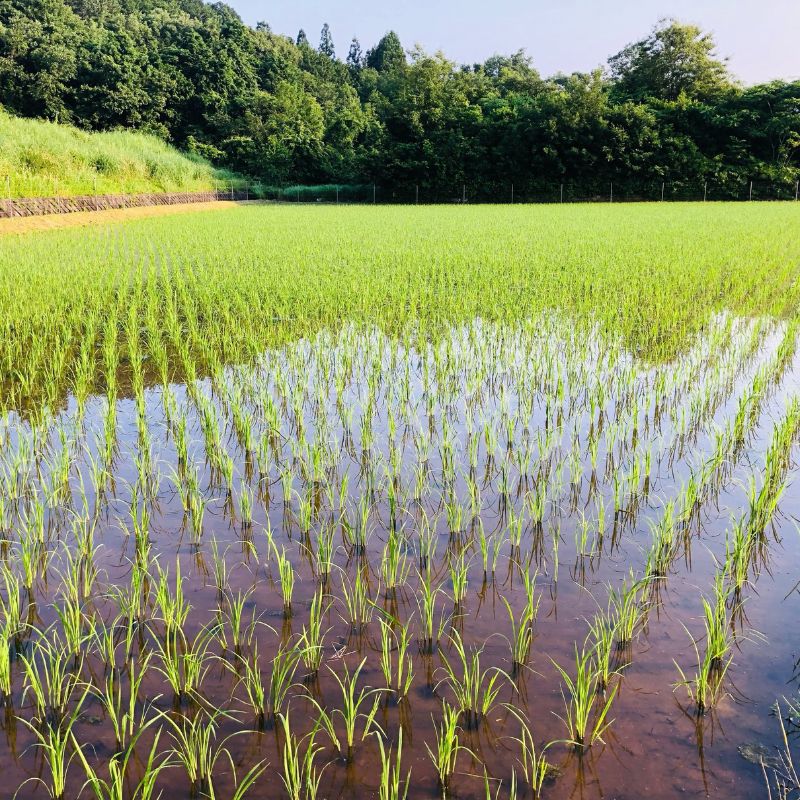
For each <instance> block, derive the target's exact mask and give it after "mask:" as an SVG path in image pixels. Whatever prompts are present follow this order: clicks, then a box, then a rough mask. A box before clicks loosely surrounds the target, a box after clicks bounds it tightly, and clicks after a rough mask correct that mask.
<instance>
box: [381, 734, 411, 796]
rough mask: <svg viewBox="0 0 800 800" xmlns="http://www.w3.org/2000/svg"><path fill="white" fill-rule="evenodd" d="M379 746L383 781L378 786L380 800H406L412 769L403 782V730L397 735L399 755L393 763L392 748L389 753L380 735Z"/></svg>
mask: <svg viewBox="0 0 800 800" xmlns="http://www.w3.org/2000/svg"><path fill="white" fill-rule="evenodd" d="M378 746H379V747H380V753H381V780H380V783H379V784H378V798H379V800H406V798H407V797H408V789H409V786H410V784H411V768H410V767H409V770H408V772H407V773H406V777H405V781H404V780H403V774H402V769H401V766H400V763H401V761H402V759H403V729H402V728H400V732H399V733H398V735H397V755H396V756H395V758H394V763H392V748H391V747H389V749H388V751H387V749H386V747H385V746H384V744H383V737H381V736H380V735H378Z"/></svg>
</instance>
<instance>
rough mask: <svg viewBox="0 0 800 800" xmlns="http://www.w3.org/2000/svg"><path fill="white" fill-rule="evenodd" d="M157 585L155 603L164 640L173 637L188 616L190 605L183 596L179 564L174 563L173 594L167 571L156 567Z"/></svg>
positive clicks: (178, 561) (177, 562)
mask: <svg viewBox="0 0 800 800" xmlns="http://www.w3.org/2000/svg"><path fill="white" fill-rule="evenodd" d="M157 569H158V583H157V585H156V592H155V602H156V608H157V609H158V612H159V614H160V615H161V616H160V619H161V621H162V622H163V623H164V630H165V639H169V638H170V637H171V636H174V635H175V633H176V632H177V631H179V630H181V629H182V628H183V626H184V625H185V624H186V619H187V617H188V616H189V611H190V610H191V608H192V607H191V605H190V604H189V603H188V602H187V601H186V599H185V598H184V596H183V578H182V577H181V562H180V560H176V562H175V592H174V593H173V592H172V590H171V589H170V585H169V570H162V569H161V567H160V566H158V565H157Z"/></svg>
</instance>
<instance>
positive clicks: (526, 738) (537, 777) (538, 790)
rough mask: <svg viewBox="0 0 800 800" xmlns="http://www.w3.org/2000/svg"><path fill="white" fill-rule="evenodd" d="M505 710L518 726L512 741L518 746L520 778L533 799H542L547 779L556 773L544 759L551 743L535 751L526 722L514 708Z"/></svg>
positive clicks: (533, 741) (507, 707)
mask: <svg viewBox="0 0 800 800" xmlns="http://www.w3.org/2000/svg"><path fill="white" fill-rule="evenodd" d="M506 709H507V710H508V711H509V712H510V713H511V714H512V715H513V716H514V717H515V718H516V719H517V721H518V722H519V724H520V735H519V737H515V738H514V739H513V741H515V742H516V743H517V744H518V745H519V757H518V759H517V761H518V763H519V766H520V771H521V773H522V777H523V778H524V779H525V783H527V784H528V787H529V788H530V790H531V793H532V795H533V797H534V799H535V800H539V798H541V797H542V793H543V791H544V785H545V783H546V781H547V779H548V778H550V777H552V776H553V774H554V773H555V771H556V769H555V767H554V766H553V765H552V764H551V763H550V762H549V761H548V760H547V758H546V754H547V751H548V750H549V749H550V747H551V746H552V744H553V743H552V742H550V743H549V744H546V745H545V746H544V747H542V748H541V749H537V747H536V742H535V740H534V737H533V732H532V731H531V728H530V724H529V722H528V720H527V719H526V718H525V717H524V716H523V714H522V713H521V712H520V711H518V710H517V709H516V708H515V707H514V706H512V705H506Z"/></svg>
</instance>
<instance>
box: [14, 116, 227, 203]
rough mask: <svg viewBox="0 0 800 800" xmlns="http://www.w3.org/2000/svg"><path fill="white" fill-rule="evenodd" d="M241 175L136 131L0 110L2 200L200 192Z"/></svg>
mask: <svg viewBox="0 0 800 800" xmlns="http://www.w3.org/2000/svg"><path fill="white" fill-rule="evenodd" d="M231 182H233V183H234V184H241V183H243V179H242V178H240V177H238V176H236V175H234V174H232V173H230V172H227V171H226V170H220V169H217V168H216V167H214V166H212V165H211V164H210V163H209V162H207V161H205V160H203V159H202V158H200V157H199V156H196V155H194V154H187V153H182V152H180V151H178V150H176V149H175V148H174V147H171V146H170V145H169V144H167V143H166V142H163V141H162V140H161V139H158V138H157V137H155V136H151V135H148V134H144V133H137V132H134V131H108V132H104V133H88V132H86V131H81V130H78V129H77V128H73V127H71V126H69V125H59V124H57V123H54V122H45V121H42V120H34V119H21V118H18V117H13V116H11V115H9V114H7V113H5V112H3V111H0V194H2V197H3V198H6V197H8V196H9V194H10V196H11V197H12V198H17V197H56V196H75V195H84V194H145V193H149V192H182V191H186V192H200V191H204V190H208V189H213V188H215V187H218V186H220V185H222V184H225V185H230V183H231Z"/></svg>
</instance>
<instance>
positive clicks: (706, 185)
mask: <svg viewBox="0 0 800 800" xmlns="http://www.w3.org/2000/svg"><path fill="white" fill-rule="evenodd" d="M707 196H708V181H705V183H703V202H704V203H705V201H706V197H707Z"/></svg>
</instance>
